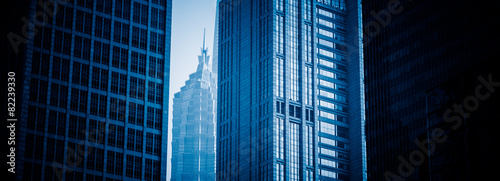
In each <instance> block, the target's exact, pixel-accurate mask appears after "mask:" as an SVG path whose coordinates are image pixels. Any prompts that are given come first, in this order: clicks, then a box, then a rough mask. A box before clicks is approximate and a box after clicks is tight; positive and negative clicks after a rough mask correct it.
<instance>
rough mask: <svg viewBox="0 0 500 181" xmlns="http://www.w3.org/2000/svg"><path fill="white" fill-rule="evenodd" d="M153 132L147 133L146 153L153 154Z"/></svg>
mask: <svg viewBox="0 0 500 181" xmlns="http://www.w3.org/2000/svg"><path fill="white" fill-rule="evenodd" d="M153 146H154V145H153V133H149V132H147V133H146V153H147V154H151V155H152V154H153Z"/></svg>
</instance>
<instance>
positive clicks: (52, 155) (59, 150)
mask: <svg viewBox="0 0 500 181" xmlns="http://www.w3.org/2000/svg"><path fill="white" fill-rule="evenodd" d="M63 155H64V141H62V140H57V139H52V138H47V151H46V155H45V160H46V161H47V162H49V163H52V162H55V163H61V164H62V163H63V158H64V157H63ZM51 171H52V170H51Z"/></svg>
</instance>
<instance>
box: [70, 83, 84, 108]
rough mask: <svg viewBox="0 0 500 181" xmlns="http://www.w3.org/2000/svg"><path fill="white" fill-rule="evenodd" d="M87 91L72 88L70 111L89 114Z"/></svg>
mask: <svg viewBox="0 0 500 181" xmlns="http://www.w3.org/2000/svg"><path fill="white" fill-rule="evenodd" d="M87 94H88V92H87V91H84V90H80V89H76V88H72V89H71V103H70V109H71V110H73V111H79V112H83V113H86V112H87Z"/></svg>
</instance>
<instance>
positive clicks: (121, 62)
mask: <svg viewBox="0 0 500 181" xmlns="http://www.w3.org/2000/svg"><path fill="white" fill-rule="evenodd" d="M112 65H113V67H116V68H120V69H123V70H127V69H128V50H127V49H125V48H120V47H116V46H113V62H112Z"/></svg>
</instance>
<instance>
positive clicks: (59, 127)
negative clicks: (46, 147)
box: [48, 110, 66, 163]
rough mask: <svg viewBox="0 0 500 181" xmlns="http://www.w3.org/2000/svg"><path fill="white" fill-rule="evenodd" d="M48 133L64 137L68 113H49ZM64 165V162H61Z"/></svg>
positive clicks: (51, 111)
mask: <svg viewBox="0 0 500 181" xmlns="http://www.w3.org/2000/svg"><path fill="white" fill-rule="evenodd" d="M48 132H49V133H52V134H57V135H61V136H64V135H65V134H64V133H65V132H66V113H62V112H58V111H53V110H50V111H49V126H48ZM60 163H62V162H60Z"/></svg>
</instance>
